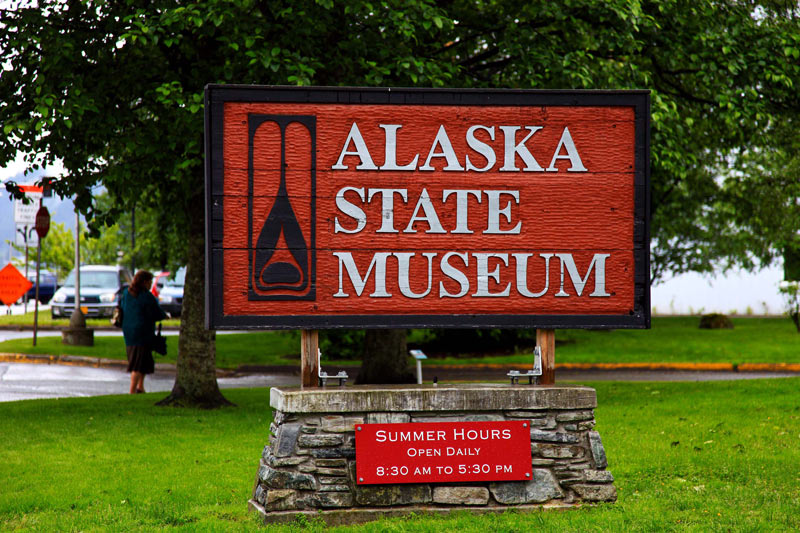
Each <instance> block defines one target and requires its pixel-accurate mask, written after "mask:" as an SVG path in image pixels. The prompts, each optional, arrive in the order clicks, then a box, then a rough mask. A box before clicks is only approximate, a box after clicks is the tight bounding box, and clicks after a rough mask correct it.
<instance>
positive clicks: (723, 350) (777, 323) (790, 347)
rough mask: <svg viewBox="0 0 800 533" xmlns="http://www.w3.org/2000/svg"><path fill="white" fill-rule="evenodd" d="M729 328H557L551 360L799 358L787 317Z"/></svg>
mask: <svg viewBox="0 0 800 533" xmlns="http://www.w3.org/2000/svg"><path fill="white" fill-rule="evenodd" d="M731 320H732V321H733V324H734V329H717V330H709V329H699V328H698V327H697V325H698V324H699V322H700V319H699V317H653V319H652V327H651V329H649V330H637V329H619V330H613V331H590V330H576V329H569V330H558V331H556V363H736V364H739V363H800V334H798V333H797V330H795V328H794V325H793V324H792V322H791V321H790V320H789V319H788V318H744V317H740V318H737V317H732V318H731ZM531 359H532V358H531V355H530V353H525V354H517V355H510V356H500V357H492V358H446V359H433V360H431V361H428V362H426V364H450V363H462V364H463V363H488V362H507V363H511V362H514V363H530V361H531Z"/></svg>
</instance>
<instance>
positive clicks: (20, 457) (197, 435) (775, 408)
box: [0, 378, 800, 533]
mask: <svg viewBox="0 0 800 533" xmlns="http://www.w3.org/2000/svg"><path fill="white" fill-rule="evenodd" d="M798 385H800V380H798V379H796V378H787V379H774V380H755V381H736V382H708V383H658V384H654V383H597V384H594V386H595V387H596V388H597V392H598V403H599V407H598V409H597V411H596V413H597V422H598V425H597V429H598V430H599V431H600V433H601V434H602V436H603V442H604V444H605V447H606V452H607V454H608V460H609V470H611V472H612V473H613V474H614V476H615V477H616V482H615V484H616V486H617V489H618V493H619V500H618V501H617V503H615V504H604V505H599V506H596V507H586V508H581V509H574V510H568V511H542V512H532V513H514V512H509V513H505V514H497V515H489V516H473V515H472V514H470V513H468V512H462V513H458V514H457V515H455V516H453V517H449V518H432V517H425V516H415V517H410V518H404V519H392V520H381V521H379V522H375V523H371V524H366V525H361V526H353V527H343V528H337V529H336V530H338V531H396V532H406V531H409V532H410V531H419V532H427V531H433V530H439V531H457V530H458V531H470V532H472V531H474V532H481V533H482V532H485V531H508V532H511V531H520V532H521V531H790V530H794V531H796V530H798V529H800V513H798V509H800V470H798V468H797V465H798V464H800V446H798V443H799V442H798V439H800V405H799V403H798V401H797V399H798ZM225 394H226V396H227V397H228V398H229V399H230V400H232V401H234V402H235V403H236V404H237V407H235V408H229V409H223V410H219V411H212V412H209V411H199V410H191V409H189V410H182V409H173V408H159V407H155V406H153V402H154V401H155V400H156V399H158V398H160V397H161V396H163V394H162V395H158V394H147V395H138V396H130V395H126V396H107V397H98V398H81V399H61V400H33V401H22V402H11V403H3V404H0V435H2V436H3V438H2V441H3V442H2V448H1V450H2V451H0V457H2V460H0V479H1V480H3V483H2V488H0V530H4V531H6V530H12V531H13V530H18V529H19V530H30V531H132V530H136V531H139V530H145V531H155V530H162V529H176V530H183V531H259V530H263V529H261V528H259V526H258V524H257V522H256V521H255V517H254V516H253V515H252V514H251V513H249V512H248V511H247V510H246V501H247V499H248V498H249V497H250V492H251V490H252V487H253V479H254V476H255V473H256V469H257V464H258V458H259V455H260V453H261V449H262V447H263V446H264V444H266V440H267V434H268V429H267V428H268V425H269V422H270V418H271V412H270V410H269V408H267V407H266V405H267V403H268V391H267V390H266V389H253V390H228V391H225ZM323 529H324V528H323V527H322V525H321V524H320V523H318V522H314V521H311V522H310V523H308V522H306V523H305V524H296V525H293V526H284V527H274V528H268V530H270V531H301V530H302V531H309V530H311V531H322V530H323Z"/></svg>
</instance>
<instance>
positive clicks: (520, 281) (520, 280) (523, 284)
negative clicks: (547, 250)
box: [511, 254, 554, 298]
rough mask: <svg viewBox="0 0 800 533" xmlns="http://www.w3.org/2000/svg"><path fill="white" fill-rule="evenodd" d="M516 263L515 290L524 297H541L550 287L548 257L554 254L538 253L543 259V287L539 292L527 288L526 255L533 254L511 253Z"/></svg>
mask: <svg viewBox="0 0 800 533" xmlns="http://www.w3.org/2000/svg"><path fill="white" fill-rule="evenodd" d="M511 255H512V256H513V257H514V259H515V261H516V263H517V291H518V292H519V293H520V294H521V295H522V296H525V297H526V298H541V297H542V296H544V295H545V294H546V293H547V290H548V289H549V288H550V258H551V257H553V255H554V254H539V257H541V258H543V259H544V289H542V290H541V291H539V292H531V291H529V290H528V257H531V256H532V255H533V254H511Z"/></svg>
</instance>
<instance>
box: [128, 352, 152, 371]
mask: <svg viewBox="0 0 800 533" xmlns="http://www.w3.org/2000/svg"><path fill="white" fill-rule="evenodd" d="M125 353H126V355H127V356H128V372H140V373H142V374H152V373H153V372H155V370H156V363H155V361H153V352H152V351H151V350H150V348H149V347H147V346H126V347H125Z"/></svg>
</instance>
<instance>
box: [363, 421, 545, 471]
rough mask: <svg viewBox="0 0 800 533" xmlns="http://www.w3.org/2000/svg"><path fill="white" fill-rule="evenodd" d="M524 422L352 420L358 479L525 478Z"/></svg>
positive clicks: (527, 463)
mask: <svg viewBox="0 0 800 533" xmlns="http://www.w3.org/2000/svg"><path fill="white" fill-rule="evenodd" d="M531 474H532V468H531V435H530V422H529V421H527V420H513V421H503V422H430V423H416V424H358V425H356V477H357V481H358V484H359V485H375V484H383V483H431V482H435V483H448V482H462V481H520V480H528V479H531Z"/></svg>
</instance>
